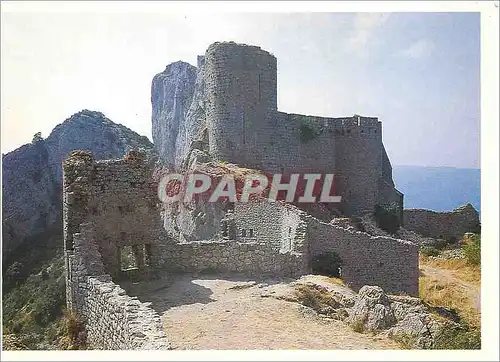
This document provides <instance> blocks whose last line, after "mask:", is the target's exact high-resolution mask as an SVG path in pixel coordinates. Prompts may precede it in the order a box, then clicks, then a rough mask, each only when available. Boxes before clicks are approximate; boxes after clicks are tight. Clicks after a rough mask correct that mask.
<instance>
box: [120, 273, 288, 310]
mask: <svg viewBox="0 0 500 362" xmlns="http://www.w3.org/2000/svg"><path fill="white" fill-rule="evenodd" d="M204 280H215V281H217V280H221V281H222V280H224V281H230V282H234V283H235V287H238V286H244V285H245V284H246V283H248V285H249V286H251V285H255V284H259V283H265V284H266V285H274V284H278V283H282V282H285V281H290V280H291V279H290V280H289V279H277V278H272V279H271V278H265V277H263V278H249V277H246V276H244V275H240V274H229V273H228V274H222V273H218V274H212V273H207V274H173V275H165V276H163V277H161V278H159V279H155V280H151V281H142V282H132V281H121V282H120V286H121V287H122V288H123V289H125V291H126V292H127V294H128V295H129V296H135V297H137V298H138V299H139V300H140V301H141V302H143V303H147V302H150V303H151V308H153V309H154V310H155V311H156V312H158V313H160V314H162V313H163V312H165V311H167V310H168V309H170V308H174V307H179V306H182V305H189V304H197V303H199V304H208V303H212V302H215V301H216V299H215V298H214V296H213V292H212V290H211V289H210V288H207V287H205V286H203V284H204V283H203V281H204Z"/></svg>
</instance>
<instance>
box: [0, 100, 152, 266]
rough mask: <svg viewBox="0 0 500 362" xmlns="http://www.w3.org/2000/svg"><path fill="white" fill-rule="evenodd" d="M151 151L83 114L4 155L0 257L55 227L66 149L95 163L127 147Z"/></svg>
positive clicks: (129, 134) (126, 132) (97, 116)
mask: <svg viewBox="0 0 500 362" xmlns="http://www.w3.org/2000/svg"><path fill="white" fill-rule="evenodd" d="M152 148H153V145H152V144H151V142H150V141H149V140H148V138H147V137H144V136H140V135H138V134H137V133H135V132H133V131H132V130H130V129H128V128H126V127H124V126H122V125H119V124H116V123H113V122H112V121H110V120H109V119H108V118H106V117H105V116H104V115H103V114H102V113H100V112H94V111H88V110H83V111H81V112H78V113H76V114H74V115H73V116H71V117H70V118H68V119H67V120H65V121H64V122H63V123H61V124H60V125H58V126H57V127H55V128H54V130H53V131H52V133H51V134H50V135H49V136H48V137H47V138H46V139H37V140H35V141H34V142H33V143H32V144H27V145H24V146H22V147H20V148H18V149H16V150H14V151H12V152H9V153H7V154H6V155H4V156H3V157H2V163H3V166H2V167H3V175H2V182H3V186H2V201H3V202H2V207H3V219H2V226H3V231H2V233H3V258H5V257H6V256H8V255H9V254H10V253H11V252H12V251H13V250H15V249H16V248H17V247H18V246H19V245H20V244H21V243H23V242H24V241H26V240H28V239H30V238H33V237H34V236H35V235H38V234H40V233H43V232H46V231H47V230H49V229H51V228H52V227H54V229H58V228H60V225H61V180H62V170H61V167H62V160H63V159H64V158H65V157H66V156H67V155H68V154H69V152H70V151H72V150H75V149H80V150H88V151H91V152H92V153H93V154H94V157H95V158H96V159H109V158H118V157H121V156H123V155H124V154H125V153H126V152H127V151H129V150H131V149H144V150H149V151H151V150H152ZM56 225H58V227H55V226H56ZM59 232H60V231H59Z"/></svg>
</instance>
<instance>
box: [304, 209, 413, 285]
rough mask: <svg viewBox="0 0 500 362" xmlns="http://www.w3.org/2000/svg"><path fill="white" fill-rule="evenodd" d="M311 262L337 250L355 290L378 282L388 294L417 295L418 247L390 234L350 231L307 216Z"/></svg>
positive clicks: (343, 277)
mask: <svg viewBox="0 0 500 362" xmlns="http://www.w3.org/2000/svg"><path fill="white" fill-rule="evenodd" d="M306 219H307V222H308V227H307V234H306V235H307V236H306V239H307V243H308V250H309V252H308V257H309V262H310V261H311V260H313V259H314V258H315V257H317V256H319V255H321V254H323V253H327V252H335V253H337V254H338V255H339V256H340V258H341V259H342V279H344V281H345V282H346V284H348V285H349V286H350V287H351V288H353V289H354V290H358V289H359V288H361V287H362V286H363V285H378V286H380V287H381V288H382V289H384V290H386V291H387V292H389V293H401V292H405V293H408V294H410V295H418V273H419V272H418V270H419V269H418V246H417V245H414V244H412V243H410V242H407V241H403V240H397V239H392V238H388V237H381V236H377V237H372V236H370V235H369V234H366V233H363V232H360V231H352V230H347V229H344V228H342V227H339V226H337V225H333V224H327V223H324V222H322V221H319V220H317V219H315V218H314V217H312V216H307V217H306Z"/></svg>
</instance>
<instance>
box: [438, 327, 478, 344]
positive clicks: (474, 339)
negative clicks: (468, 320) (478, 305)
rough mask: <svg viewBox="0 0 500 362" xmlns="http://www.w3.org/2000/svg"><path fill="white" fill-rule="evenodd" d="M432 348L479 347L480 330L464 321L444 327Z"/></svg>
mask: <svg viewBox="0 0 500 362" xmlns="http://www.w3.org/2000/svg"><path fill="white" fill-rule="evenodd" d="M433 349H481V330H480V329H479V328H472V327H470V326H468V325H467V324H465V323H462V324H461V325H460V326H458V327H453V328H445V329H443V331H442V332H441V334H439V335H438V336H437V338H436V340H435V343H434V346H433Z"/></svg>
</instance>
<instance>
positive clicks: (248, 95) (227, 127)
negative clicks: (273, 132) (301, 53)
mask: <svg viewBox="0 0 500 362" xmlns="http://www.w3.org/2000/svg"><path fill="white" fill-rule="evenodd" d="M205 71H206V90H205V92H206V93H205V94H206V102H207V103H206V116H207V124H208V125H209V129H208V133H209V144H210V152H211V153H212V154H213V155H214V156H215V157H216V158H217V159H219V160H221V161H230V162H236V163H239V164H242V165H249V164H250V165H252V164H255V162H256V159H255V158H256V156H255V150H256V149H257V148H258V131H259V130H260V129H265V128H266V127H265V126H266V125H267V124H268V122H269V119H270V118H272V117H273V116H274V115H275V114H276V111H277V71H276V58H275V57H274V56H273V55H271V54H269V53H268V52H266V51H264V50H262V49H261V48H260V47H256V46H248V45H241V44H236V43H233V42H229V43H214V44H212V45H210V47H209V48H208V49H207V51H206V54H205Z"/></svg>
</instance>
